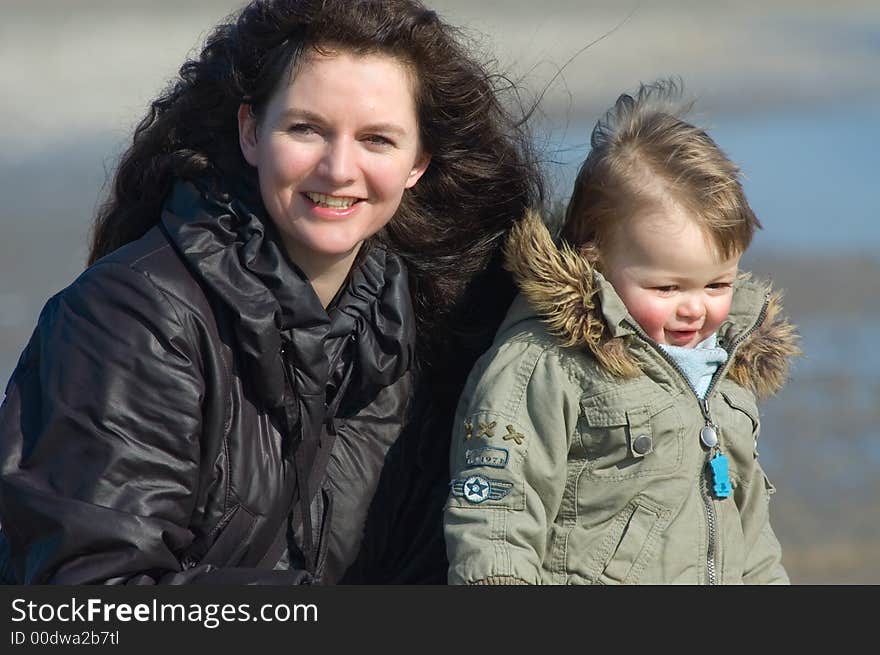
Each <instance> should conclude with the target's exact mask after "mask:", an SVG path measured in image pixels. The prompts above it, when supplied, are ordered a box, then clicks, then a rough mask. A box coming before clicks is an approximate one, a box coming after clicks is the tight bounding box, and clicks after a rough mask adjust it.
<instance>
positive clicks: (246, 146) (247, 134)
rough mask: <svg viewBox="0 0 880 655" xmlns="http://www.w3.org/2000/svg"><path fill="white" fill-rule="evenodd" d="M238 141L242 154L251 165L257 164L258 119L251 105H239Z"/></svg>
mask: <svg viewBox="0 0 880 655" xmlns="http://www.w3.org/2000/svg"><path fill="white" fill-rule="evenodd" d="M238 143H239V146H240V147H241V154H242V155H244V158H245V160H246V161H247V163H248V164H250V165H251V166H256V165H257V161H259V158H258V157H257V119H256V117H255V116H254V112H253V107H252V106H251V105H245V104H241V105H239V106H238Z"/></svg>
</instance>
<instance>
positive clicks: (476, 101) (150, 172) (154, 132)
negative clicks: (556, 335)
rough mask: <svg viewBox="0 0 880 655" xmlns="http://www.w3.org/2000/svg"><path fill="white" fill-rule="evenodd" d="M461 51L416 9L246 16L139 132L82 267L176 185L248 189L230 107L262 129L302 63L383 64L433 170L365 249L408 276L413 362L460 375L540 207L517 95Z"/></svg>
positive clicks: (491, 326) (334, 1)
mask: <svg viewBox="0 0 880 655" xmlns="http://www.w3.org/2000/svg"><path fill="white" fill-rule="evenodd" d="M466 43H467V42H466V39H465V38H464V35H463V34H462V33H461V32H460V31H459V30H457V29H456V28H454V27H452V26H450V25H449V24H447V23H446V22H445V21H444V20H443V19H441V18H440V17H439V16H438V15H437V13H435V12H434V11H431V10H429V9H427V8H426V7H425V6H424V5H423V4H421V3H420V2H418V1H416V0H258V1H256V2H251V3H249V4H248V5H246V6H245V7H243V8H242V9H241V10H240V11H239V12H237V13H236V14H234V15H232V16H231V17H230V18H229V19H228V21H227V22H224V23H221V24H220V25H218V26H217V27H215V28H214V30H213V31H212V33H211V34H210V35H209V37H208V38H207V40H206V43H205V45H204V48H203V49H202V51H201V53H200V54H199V56H198V58H194V59H191V60H188V61H186V62H185V63H184V64H183V66H182V67H181V68H180V72H179V76H178V77H177V78H176V79H175V80H173V81H172V82H171V83H170V85H169V86H168V88H167V89H166V90H165V91H164V92H163V93H162V94H161V95H160V96H159V97H158V98H157V99H156V100H154V101H153V102H152V103H151V106H150V108H149V111H148V112H147V115H146V116H145V117H144V118H143V119H142V120H141V122H140V123H139V124H138V126H137V128H136V129H135V132H134V137H133V141H132V144H131V146H130V147H129V148H128V149H127V151H126V152H125V153H123V155H122V157H121V160H120V163H119V166H118V168H117V170H116V173H115V177H114V179H113V182H112V186H111V188H110V191H109V194H108V198H107V200H106V202H105V203H104V204H103V205H102V206H101V208H100V210H99V212H98V215H97V217H96V220H95V223H94V226H93V233H92V243H91V252H90V254H89V263H93V262H94V261H96V260H97V259H98V258H100V257H102V256H103V255H105V254H107V253H109V252H111V251H112V250H114V249H116V248H118V247H120V246H122V245H124V244H126V243H128V242H130V241H133V240H135V239H138V238H139V237H141V236H142V235H143V234H144V233H145V232H146V231H147V230H148V229H149V228H150V227H152V226H153V225H155V224H156V223H157V222H158V220H159V217H160V213H161V206H162V203H163V201H164V199H165V196H166V195H167V194H168V192H169V191H170V189H171V186H172V184H173V182H174V180H175V179H177V178H184V179H195V178H199V177H204V176H206V175H209V176H215V177H216V178H218V179H235V180H237V182H238V183H244V184H246V185H251V186H252V187H253V188H254V189H256V188H257V179H256V172H255V170H254V169H253V168H252V167H251V166H249V165H248V164H247V162H246V161H245V159H244V157H243V156H242V154H241V150H240V146H239V135H238V123H237V111H238V108H239V105H240V104H242V103H247V104H250V105H251V106H252V108H253V111H254V112H255V113H256V115H257V117H258V119H259V118H260V116H261V114H262V112H263V111H264V110H265V106H266V104H267V103H268V101H269V99H270V98H271V96H272V93H273V92H274V90H275V89H276V88H277V87H278V85H279V84H280V83H282V78H283V77H284V76H285V75H290V74H291V71H295V67H296V62H297V61H299V60H300V58H301V56H302V54H303V53H304V52H307V51H314V50H323V49H330V50H336V51H344V52H351V53H354V54H387V55H390V56H393V57H395V58H396V59H398V60H399V61H402V62H403V63H405V64H406V65H407V66H408V67H410V68H411V70H413V71H414V73H415V74H414V76H413V77H414V79H415V83H416V91H415V100H416V107H417V115H418V121H419V129H420V137H421V142H422V145H423V147H424V148H425V150H426V151H427V152H429V153H431V163H430V166H429V168H428V170H427V171H426V173H425V174H424V175H423V177H422V179H421V180H420V181H419V183H418V184H417V185H416V186H415V187H414V188H412V189H409V190H407V192H406V193H405V194H404V197H403V200H402V202H401V204H400V207H399V209H398V211H397V213H396V214H395V216H394V217H393V219H392V220H391V222H390V223H389V224H388V225H387V227H386V228H385V230H384V231H383V232H381V233H380V234H379V235H377V237H376V238H379V239H381V240H383V241H384V242H385V243H386V245H387V246H388V247H389V248H391V249H392V250H394V251H395V252H397V253H398V254H399V255H401V256H402V257H403V258H404V259H405V260H406V262H407V264H408V268H409V274H410V280H411V285H412V289H413V298H414V304H415V309H416V316H417V321H418V328H419V335H420V337H419V338H420V348H419V350H420V354H421V356H422V359H423V362H424V363H426V364H428V365H431V364H432V363H434V364H438V363H441V362H442V363H443V367H444V368H447V369H448V367H449V366H455V364H454V362H458V363H459V367H460V369H461V370H460V371H458V373H459V375H466V372H467V371H466V369H468V368H469V366H470V365H471V364H472V363H473V355H475V354H476V353H478V352H480V351H481V350H482V349H484V348H485V347H486V346H487V345H488V340H491V337H492V334H493V333H494V330H495V328H496V327H497V324H498V322H499V321H500V320H501V318H502V317H503V313H504V311H505V310H506V308H507V305H508V304H509V301H510V300H511V299H512V297H513V294H514V287H513V285H512V283H511V282H510V280H509V279H508V278H507V274H506V273H505V272H504V271H503V270H502V268H501V265H500V255H499V251H500V245H501V242H502V241H503V238H504V236H505V235H506V233H507V231H508V229H509V228H510V227H511V225H513V223H514V222H515V221H516V220H517V219H519V218H520V217H521V216H522V215H523V214H524V213H525V211H526V209H527V208H529V207H538V206H539V205H540V204H541V203H542V202H543V198H544V187H543V181H542V178H541V175H540V171H539V166H538V163H537V159H536V157H535V154H534V151H533V146H532V140H531V138H530V135H529V133H528V130H527V127H526V126H527V118H528V116H529V113H530V111H529V109H528V108H525V107H524V106H523V105H522V103H521V102H520V96H519V89H517V87H516V85H515V84H513V83H512V82H511V81H510V80H509V79H508V78H507V77H505V76H504V75H501V74H498V73H496V72H494V71H491V70H490V66H492V65H494V64H493V62H491V61H480V60H479V59H478V58H477V56H476V55H474V54H472V53H471V52H470V50H469V48H468V46H467V45H466ZM502 96H508V97H509V98H510V99H511V100H512V104H511V105H510V106H507V105H505V104H504V103H503V102H502ZM456 377H459V376H458V375H457V376H456Z"/></svg>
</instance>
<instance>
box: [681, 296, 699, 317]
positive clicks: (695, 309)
mask: <svg viewBox="0 0 880 655" xmlns="http://www.w3.org/2000/svg"><path fill="white" fill-rule="evenodd" d="M678 315H679V316H681V317H683V318H690V319H693V318H700V317H701V316H702V315H703V303H702V302H700V299H699V298H698V297H696V296H694V295H691V294H685V295H684V296H683V297H682V299H681V302H680V303H679V305H678Z"/></svg>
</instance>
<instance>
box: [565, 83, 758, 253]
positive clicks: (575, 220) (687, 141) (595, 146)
mask: <svg viewBox="0 0 880 655" xmlns="http://www.w3.org/2000/svg"><path fill="white" fill-rule="evenodd" d="M690 104H691V103H684V102H683V101H682V86H681V84H680V83H677V82H675V81H674V80H663V81H658V82H654V83H653V84H647V85H646V84H642V85H640V86H639V90H638V92H637V93H636V94H635V97H633V96H632V95H629V94H623V95H621V96H620V97H619V98H618V99H617V102H616V103H615V104H614V107H612V108H611V109H610V110H609V111H608V112H607V113H606V114H605V116H604V117H603V118H602V119H601V120H599V121H598V122H597V123H596V126H595V127H594V128H593V132H592V135H591V138H590V146H591V148H590V153H589V155H588V156H587V158H586V160H585V161H584V163H583V164H582V165H581V169H580V171H579V172H578V175H577V178H576V180H575V183H574V190H573V192H572V196H571V199H570V200H569V204H568V208H567V210H566V214H565V222H564V227H563V231H562V236H563V238H564V239H565V240H566V241H567V242H568V243H569V244H571V245H573V246H575V247H577V248H578V249H579V250H580V251H581V253H583V254H584V255H585V256H587V257H588V259H590V260H591V261H593V262H595V263H597V264H598V265H601V257H600V253H601V250H602V247H603V243H605V242H607V240H608V238H609V237H610V236H612V235H613V234H614V230H615V228H616V227H618V226H619V225H620V224H621V222H622V221H624V220H626V218H627V217H628V216H631V215H632V214H633V212H634V211H635V210H638V209H640V208H644V207H646V206H652V205H656V204H658V203H664V202H669V201H671V202H674V203H677V204H679V205H680V206H682V207H684V208H685V209H687V210H688V211H689V212H690V214H691V215H692V216H693V217H694V218H695V219H696V220H697V221H698V222H699V224H700V225H701V227H702V228H703V229H704V230H705V232H706V234H707V235H708V236H709V237H710V239H711V240H712V241H713V243H714V244H715V246H716V247H717V248H718V251H719V254H721V255H723V256H724V257H730V256H732V255H734V254H736V253H742V252H743V251H744V250H745V249H746V248H747V247H748V245H749V243H751V240H752V236H753V235H754V231H755V230H756V229H759V228H760V227H761V224H760V222H759V221H758V219H757V218H756V217H755V214H754V212H753V211H752V208H751V207H750V206H749V203H748V201H747V200H746V196H745V192H744V191H743V188H742V184H741V183H740V179H739V177H740V171H739V168H738V167H737V166H736V164H734V163H733V162H732V161H731V160H730V159H729V158H728V157H727V156H726V155H725V154H724V152H723V151H722V150H721V148H719V147H718V145H717V144H716V143H715V141H714V140H712V138H711V137H710V136H709V135H708V134H706V132H705V131H704V130H702V129H700V128H698V127H695V126H694V125H691V124H690V123H688V122H686V121H684V120H683V118H682V116H683V115H684V114H686V113H687V112H688V111H689V109H690Z"/></svg>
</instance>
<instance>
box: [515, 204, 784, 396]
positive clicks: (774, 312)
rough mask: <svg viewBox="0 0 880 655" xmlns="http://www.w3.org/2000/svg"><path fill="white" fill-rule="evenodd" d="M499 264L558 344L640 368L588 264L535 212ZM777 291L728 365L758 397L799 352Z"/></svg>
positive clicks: (634, 370) (621, 373)
mask: <svg viewBox="0 0 880 655" xmlns="http://www.w3.org/2000/svg"><path fill="white" fill-rule="evenodd" d="M504 267H505V268H506V269H507V270H508V271H510V272H511V273H512V274H513V277H514V280H515V281H516V284H517V286H518V287H519V289H520V291H521V292H522V294H523V295H524V296H525V297H526V299H528V301H529V302H530V303H531V305H532V307H534V309H535V311H536V312H537V313H538V315H539V316H540V317H541V320H542V321H543V322H544V324H545V325H546V326H547V331H548V332H549V333H550V334H552V335H553V336H555V337H556V338H557V339H559V341H560V343H561V345H562V346H564V347H584V348H587V349H589V350H590V352H592V353H593V355H594V356H595V357H596V360H597V361H598V362H599V365H600V366H601V367H602V368H603V369H605V370H606V371H608V372H609V373H611V374H612V375H616V376H618V377H635V376H637V375H639V374H640V373H641V368H640V366H639V364H638V363H637V361H636V360H635V358H634V357H633V356H632V355H631V354H630V352H629V351H628V349H627V347H626V342H625V339H624V338H620V337H618V338H612V337H611V334H610V330H609V329H608V326H607V325H606V323H605V318H604V316H603V314H602V311H601V308H600V306H599V305H600V298H599V295H598V287H597V286H596V279H595V277H594V275H593V267H592V265H591V264H590V262H588V261H587V260H586V259H585V258H584V257H582V256H580V255H578V254H577V253H576V252H575V251H574V250H572V249H571V247H570V246H568V244H566V243H562V244H561V246H560V247H557V246H556V244H555V243H554V242H553V239H552V237H551V236H550V232H549V231H548V230H547V226H546V225H545V224H544V222H543V221H542V220H541V217H540V216H539V215H538V214H537V213H535V212H530V213H528V214H527V215H526V216H525V217H524V218H523V220H522V221H520V222H518V223H517V224H516V225H515V226H514V227H513V228H512V230H511V232H510V235H509V236H508V238H507V241H506V243H505V245H504ZM781 296H782V294H781V293H779V292H774V293H771V294H770V301H769V305H768V308H767V312H766V314H765V316H764V320H763V321H762V323H761V325H760V326H759V327H758V328H757V329H756V330H755V331H754V332H753V333H752V334H751V335H750V336H749V337H748V338H747V339H746V341H745V342H744V343H743V344H741V345H740V347H739V348H738V349H737V352H736V355H735V356H734V358H733V362H732V363H731V367H730V371H729V376H730V378H731V379H733V380H734V381H735V382H737V383H738V384H740V385H742V386H743V387H745V388H747V389H750V390H752V391H753V392H754V393H755V395H756V396H757V397H758V398H760V399H766V398H767V397H769V396H771V395H773V394H774V393H776V392H777V391H778V390H779V389H780V388H781V387H782V386H783V384H785V382H786V380H787V377H788V372H789V364H790V359H791V358H792V357H795V356H797V355H799V354H801V350H800V348H799V347H798V336H797V334H796V333H795V327H794V326H793V325H791V324H790V323H789V322H788V321H787V320H785V319H784V318H782V317H781V310H782V305H781V302H780V300H781Z"/></svg>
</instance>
